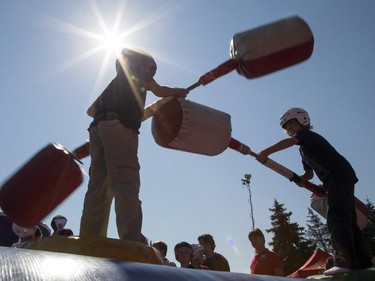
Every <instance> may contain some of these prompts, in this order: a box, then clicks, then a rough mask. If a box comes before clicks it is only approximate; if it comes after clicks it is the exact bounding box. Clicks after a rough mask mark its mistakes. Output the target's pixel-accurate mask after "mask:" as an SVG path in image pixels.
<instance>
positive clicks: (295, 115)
mask: <svg viewBox="0 0 375 281" xmlns="http://www.w3.org/2000/svg"><path fill="white" fill-rule="evenodd" d="M292 119H297V121H298V122H299V123H300V124H301V125H303V126H310V117H309V114H308V113H307V111H306V110H304V109H302V108H298V107H293V108H291V109H289V110H288V111H287V112H285V113H284V114H283V115H281V117H280V126H281V127H283V128H284V126H285V124H286V122H288V121H289V120H292Z"/></svg>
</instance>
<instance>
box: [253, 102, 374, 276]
mask: <svg viewBox="0 0 375 281" xmlns="http://www.w3.org/2000/svg"><path fill="white" fill-rule="evenodd" d="M280 125H281V127H282V128H283V129H284V130H285V132H286V133H287V134H288V135H289V136H290V138H287V139H284V140H281V141H279V142H278V143H276V144H274V145H272V146H270V147H268V148H266V149H265V150H263V151H261V152H260V153H259V154H258V156H257V157H256V158H257V160H258V161H259V162H261V163H264V162H265V161H266V160H267V157H268V156H269V155H270V154H272V153H275V152H277V151H280V150H283V149H286V148H289V147H291V146H293V145H299V150H300V154H301V156H302V164H303V168H304V174H303V175H302V176H301V178H302V179H303V180H310V179H312V177H313V175H314V172H315V174H316V176H317V177H318V178H319V179H320V180H321V181H322V183H323V186H324V188H325V190H326V191H327V200H328V205H329V207H328V211H327V226H328V229H329V232H330V234H331V240H332V246H333V248H334V249H335V252H336V253H338V254H339V255H340V254H341V255H342V256H343V258H344V259H345V262H344V264H339V259H336V260H335V267H333V268H331V269H330V270H327V271H326V272H325V274H336V273H340V272H345V271H349V270H353V269H364V268H369V267H371V266H372V261H371V258H370V255H369V253H368V250H367V248H366V246H365V242H364V240H363V238H362V234H361V231H360V229H359V227H358V225H357V223H356V221H357V219H356V213H355V206H354V185H355V183H356V182H357V181H358V179H357V176H356V174H355V172H354V170H353V168H352V166H351V165H350V163H349V162H348V161H347V160H346V159H345V158H344V157H343V156H342V155H340V154H339V153H338V152H337V151H336V149H335V148H334V147H332V145H331V144H330V143H329V142H328V141H327V140H326V139H324V138H323V137H322V136H321V135H319V134H317V133H315V132H312V131H311V129H312V126H311V124H310V117H309V115H308V113H307V112H306V111H305V110H304V109H302V108H291V109H289V110H288V111H287V112H285V113H284V114H283V115H282V116H281V117H280ZM340 261H341V260H340Z"/></svg>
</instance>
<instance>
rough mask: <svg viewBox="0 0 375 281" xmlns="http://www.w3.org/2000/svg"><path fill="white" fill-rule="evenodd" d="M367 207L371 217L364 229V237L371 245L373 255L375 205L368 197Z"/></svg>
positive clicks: (374, 247) (374, 253)
mask: <svg viewBox="0 0 375 281" xmlns="http://www.w3.org/2000/svg"><path fill="white" fill-rule="evenodd" d="M366 207H367V209H368V211H369V218H368V223H367V226H366V227H365V228H364V229H363V231H362V233H363V238H364V239H365V241H366V243H367V245H368V246H369V250H370V254H371V256H372V257H374V256H375V206H374V204H373V203H372V202H370V200H369V199H368V198H367V200H366Z"/></svg>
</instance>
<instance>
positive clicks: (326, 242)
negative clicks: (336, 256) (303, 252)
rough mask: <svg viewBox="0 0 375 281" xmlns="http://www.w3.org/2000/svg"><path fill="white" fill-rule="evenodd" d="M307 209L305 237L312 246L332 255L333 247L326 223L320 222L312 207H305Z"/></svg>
mask: <svg viewBox="0 0 375 281" xmlns="http://www.w3.org/2000/svg"><path fill="white" fill-rule="evenodd" d="M307 210H308V215H307V217H308V219H307V231H306V238H307V239H308V240H310V241H311V243H312V244H313V245H314V248H320V249H321V250H323V251H325V252H327V253H328V254H331V255H333V247H332V244H331V238H330V234H329V231H328V227H327V224H325V223H322V221H321V219H320V217H319V216H318V215H317V214H316V213H314V212H313V210H312V209H310V208H307Z"/></svg>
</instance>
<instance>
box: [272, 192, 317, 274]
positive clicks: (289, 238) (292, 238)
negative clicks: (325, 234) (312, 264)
mask: <svg viewBox="0 0 375 281" xmlns="http://www.w3.org/2000/svg"><path fill="white" fill-rule="evenodd" d="M269 210H270V211H271V212H272V215H271V225H272V227H271V228H270V229H267V230H266V231H267V232H268V233H270V232H272V233H273V239H272V242H270V243H269V245H270V246H272V250H273V251H274V252H275V253H277V254H279V256H280V259H281V261H282V263H283V265H284V273H285V274H286V275H289V274H291V273H293V272H294V271H296V270H297V269H298V268H300V267H301V266H302V265H303V264H304V263H305V262H306V261H307V260H308V259H309V258H310V256H311V255H312V253H313V252H314V248H313V245H311V242H310V241H308V240H306V239H305V238H304V230H305V228H304V227H300V226H299V225H298V224H297V223H292V222H291V221H290V217H291V215H292V212H286V209H285V208H284V204H280V203H279V202H278V201H277V200H276V199H275V200H274V205H273V208H270V209H269Z"/></svg>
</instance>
